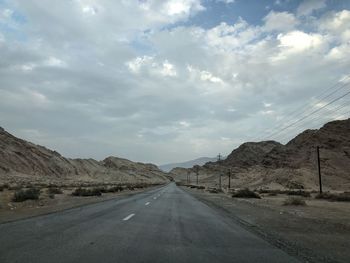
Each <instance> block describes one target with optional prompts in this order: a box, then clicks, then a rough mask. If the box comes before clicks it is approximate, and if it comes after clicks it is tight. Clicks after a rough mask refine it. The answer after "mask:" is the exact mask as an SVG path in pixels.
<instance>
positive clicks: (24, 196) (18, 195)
mask: <svg viewBox="0 0 350 263" xmlns="http://www.w3.org/2000/svg"><path fill="white" fill-rule="evenodd" d="M39 196H40V190H39V189H36V188H29V189H25V190H23V189H21V190H19V191H16V192H15V193H14V195H13V198H12V201H13V202H23V201H25V200H37V199H39Z"/></svg>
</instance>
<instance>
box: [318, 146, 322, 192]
mask: <svg viewBox="0 0 350 263" xmlns="http://www.w3.org/2000/svg"><path fill="white" fill-rule="evenodd" d="M317 166H318V182H319V185H320V194H322V178H321V163H320V147H319V146H317Z"/></svg>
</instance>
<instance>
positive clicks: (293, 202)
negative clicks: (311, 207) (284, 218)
mask: <svg viewBox="0 0 350 263" xmlns="http://www.w3.org/2000/svg"><path fill="white" fill-rule="evenodd" d="M283 205H300V206H304V205H306V202H305V200H303V199H301V198H300V197H288V198H287V199H286V200H284V202H283Z"/></svg>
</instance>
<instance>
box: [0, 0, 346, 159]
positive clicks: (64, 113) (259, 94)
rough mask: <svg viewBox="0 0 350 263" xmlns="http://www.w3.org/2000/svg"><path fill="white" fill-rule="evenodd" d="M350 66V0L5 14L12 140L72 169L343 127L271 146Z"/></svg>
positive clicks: (71, 7) (40, 4) (225, 0)
mask: <svg viewBox="0 0 350 263" xmlns="http://www.w3.org/2000/svg"><path fill="white" fill-rule="evenodd" d="M349 58H350V1H344V0H327V1H326V0H308V1H296V0H277V1H267V0H256V1H253V0H25V1H23V0H22V1H20V0H18V1H16V0H0V126H2V127H3V128H5V129H6V130H8V131H9V132H11V133H13V134H14V135H16V136H19V137H21V138H24V139H26V140H30V141H32V142H35V143H37V144H41V145H45V146H46V147H48V148H51V149H55V150H57V151H59V152H60V153H61V154H63V155H64V156H67V157H92V158H96V159H103V158H105V157H106V156H109V155H115V156H120V157H125V158H129V159H132V160H135V161H144V162H153V163H157V164H162V163H168V162H178V161H184V160H189V159H193V158H197V157H200V156H216V155H217V154H218V153H219V152H220V153H222V154H227V153H229V152H231V151H232V149H233V148H235V147H236V146H238V145H239V144H241V143H243V142H245V141H248V140H257V139H276V140H281V141H282V142H285V141H287V140H288V139H290V138H291V137H292V136H294V135H295V134H296V133H298V132H299V131H301V130H303V129H305V128H316V127H319V125H321V124H322V122H325V121H327V120H329V119H331V118H339V117H340V118H342V117H344V114H346V111H344V112H342V113H341V116H335V113H336V111H333V112H332V111H326V112H324V113H322V114H320V115H319V116H316V117H317V118H316V119H313V120H309V121H305V122H301V123H298V127H293V128H292V129H288V130H286V131H285V133H284V134H279V136H280V137H278V136H275V137H274V136H272V137H271V136H270V137H271V138H270V137H269V134H271V131H272V132H273V128H274V127H276V128H280V127H283V125H286V124H288V121H291V119H288V116H289V117H290V116H293V115H291V113H292V112H295V110H298V109H303V108H304V107H305V105H306V106H307V107H308V106H309V107H310V109H311V110H313V109H314V108H312V107H316V108H317V107H321V106H322V105H325V102H319V103H317V104H316V105H314V104H313V103H315V102H317V98H319V97H318V96H320V94H321V95H322V92H324V91H325V90H326V91H327V89H329V88H330V87H332V85H335V84H336V83H338V84H339V83H342V82H344V81H345V79H346V76H347V75H348V74H349V73H350V72H349V69H350V59H349ZM329 98H330V97H329ZM345 102H346V101H345ZM306 109H307V110H308V108H306ZM333 109H334V108H333ZM345 109H346V108H345ZM298 114H300V116H302V112H301V113H298V112H296V114H294V118H295V119H297V118H298V117H300V116H299V115H298ZM292 121H293V120H292Z"/></svg>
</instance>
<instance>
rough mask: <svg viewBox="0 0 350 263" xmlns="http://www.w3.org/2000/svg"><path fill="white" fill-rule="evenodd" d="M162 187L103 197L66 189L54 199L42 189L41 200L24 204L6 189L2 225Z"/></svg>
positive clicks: (1, 198)
mask: <svg viewBox="0 0 350 263" xmlns="http://www.w3.org/2000/svg"><path fill="white" fill-rule="evenodd" d="M157 187H160V186H150V187H147V188H143V189H135V190H124V191H122V192H117V193H103V194H102V195H101V196H86V197H83V196H72V195H71V193H72V191H73V190H74V189H75V188H65V189H61V190H63V193H62V194H56V195H55V197H54V198H53V199H52V198H50V197H49V195H48V194H47V192H46V190H47V189H46V188H43V189H41V192H42V194H41V195H40V198H39V200H26V201H24V202H12V200H11V199H12V197H13V194H14V191H13V190H7V189H4V190H3V191H2V192H0V224H1V223H5V222H11V221H15V220H19V219H25V218H29V217H33V216H39V215H44V214H49V213H53V212H58V211H62V210H66V209H70V208H74V207H79V206H83V205H87V204H93V203H98V202H102V201H106V200H110V199H114V198H119V197H125V196H128V195H133V194H136V193H140V192H144V191H148V190H151V189H154V188H157Z"/></svg>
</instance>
